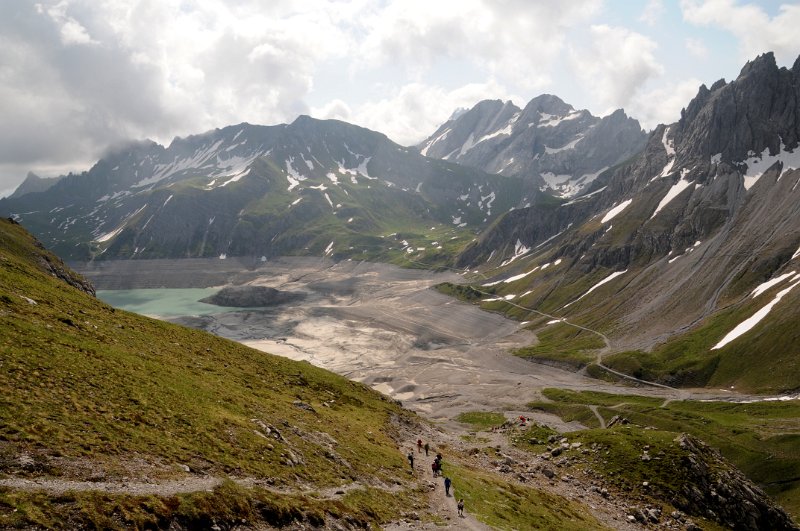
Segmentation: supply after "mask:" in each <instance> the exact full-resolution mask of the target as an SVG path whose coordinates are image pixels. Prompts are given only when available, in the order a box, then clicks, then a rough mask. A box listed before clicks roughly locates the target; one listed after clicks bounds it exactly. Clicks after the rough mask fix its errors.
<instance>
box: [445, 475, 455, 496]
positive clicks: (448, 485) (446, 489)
mask: <svg viewBox="0 0 800 531" xmlns="http://www.w3.org/2000/svg"><path fill="white" fill-rule="evenodd" d="M452 484H453V482H452V481H450V478H444V495H445V496H447V497H448V498H449V497H450V485H452Z"/></svg>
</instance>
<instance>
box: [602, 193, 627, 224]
mask: <svg viewBox="0 0 800 531" xmlns="http://www.w3.org/2000/svg"><path fill="white" fill-rule="evenodd" d="M632 202H633V199H628V200H627V201H623V202H622V203H620V204H619V205H617V206H615V207H614V208H612V209H611V210H609V211H608V213H607V214H606V215H605V216H603V219H601V220H600V223H608V222H609V221H611V220H612V219H614V218H615V217H616V216H617V214H619V213H620V212H622V211H623V210H625V209H626V208H628V207H629V206H630V204H631V203H632Z"/></svg>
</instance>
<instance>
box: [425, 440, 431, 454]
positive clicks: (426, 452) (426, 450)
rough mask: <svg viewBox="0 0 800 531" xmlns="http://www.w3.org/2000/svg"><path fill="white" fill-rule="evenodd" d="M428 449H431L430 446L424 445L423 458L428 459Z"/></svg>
mask: <svg viewBox="0 0 800 531" xmlns="http://www.w3.org/2000/svg"><path fill="white" fill-rule="evenodd" d="M430 449H431V445H430V444H428V443H425V457H428V450H430Z"/></svg>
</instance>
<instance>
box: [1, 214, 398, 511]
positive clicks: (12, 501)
mask: <svg viewBox="0 0 800 531" xmlns="http://www.w3.org/2000/svg"><path fill="white" fill-rule="evenodd" d="M0 223H2V226H0V315H2V320H0V338H2V339H0V354H1V355H2V358H1V361H2V366H3V370H2V371H0V388H2V389H3V394H2V397H1V398H0V400H2V402H0V450H1V451H2V460H0V463H2V464H3V465H4V466H3V468H5V469H6V470H3V472H7V471H8V470H9V468H10V467H11V463H12V462H13V461H14V459H15V456H18V455H20V454H28V455H32V456H34V459H35V460H37V463H38V462H41V463H45V462H48V461H47V459H46V457H47V456H58V457H60V458H61V459H65V460H71V459H74V460H81V459H88V458H91V460H92V461H93V462H95V463H96V466H97V467H98V468H101V469H103V470H104V473H106V474H108V476H107V477H113V475H114V474H115V470H120V469H122V470H124V469H125V464H124V463H125V462H126V461H130V460H133V459H136V460H140V461H145V462H148V463H150V464H151V465H153V466H156V467H157V465H163V466H162V467H161V468H163V470H164V472H163V474H164V475H167V476H168V475H170V472H169V471H170V470H172V471H175V473H178V468H177V467H176V466H174V465H175V464H178V463H180V464H187V465H189V466H190V467H191V468H192V469H194V470H201V471H203V472H204V473H207V474H210V475H216V476H222V477H224V476H226V475H236V476H244V477H248V476H252V477H270V478H273V482H274V483H275V484H276V485H282V484H283V485H286V486H289V487H292V486H297V485H305V484H308V485H310V486H311V487H312V488H314V487H316V488H322V487H325V486H334V485H340V484H344V483H348V482H350V481H352V480H353V479H356V478H375V479H380V480H383V481H385V482H387V483H390V484H393V483H397V482H402V479H399V478H403V477H404V475H405V466H406V465H405V462H404V457H403V455H402V454H401V453H400V452H399V451H398V450H397V447H396V443H395V441H394V440H393V439H392V438H391V437H390V435H389V434H390V433H392V432H393V429H392V427H391V426H390V417H392V416H395V417H407V416H409V414H408V413H407V412H404V411H402V410H401V409H400V408H399V407H397V406H396V405H394V404H393V403H391V402H390V401H388V400H387V399H385V398H384V397H382V396H381V395H379V394H378V393H375V392H372V391H371V390H369V389H367V388H365V387H363V386H362V385H360V384H356V383H353V382H350V381H348V380H346V379H344V378H341V377H339V376H336V375H333V374H332V373H329V372H327V371H323V370H321V369H317V368H315V367H313V366H311V365H308V364H304V363H297V362H293V361H290V360H286V359H284V358H280V357H276V356H271V355H267V354H263V353H261V352H258V351H255V350H251V349H249V348H246V347H243V346H241V345H238V344H236V343H233V342H231V341H227V340H223V339H220V338H217V337H214V336H211V335H209V334H205V333H201V332H197V331H193V330H189V329H185V328H181V327H177V326H174V325H170V324H168V323H164V322H160V321H156V320H152V319H147V318H144V317H140V316H137V315H134V314H130V313H126V312H123V311H115V310H114V309H113V308H111V307H109V306H107V305H105V304H103V303H101V302H99V301H97V300H95V299H93V298H91V297H89V296H88V295H86V294H84V293H82V292H79V291H77V290H75V289H73V288H71V287H68V286H66V285H65V284H64V283H62V282H60V281H58V280H56V279H54V278H52V277H50V276H48V275H46V274H44V273H43V272H42V271H41V270H39V269H38V267H37V266H36V264H35V260H34V257H35V256H36V255H38V254H40V253H41V252H42V251H41V250H40V249H37V248H36V247H35V246H34V243H33V240H32V239H31V238H30V237H29V236H28V235H27V234H26V233H25V232H24V231H23V230H22V229H21V227H18V226H15V225H11V224H10V223H8V222H6V221H5V220H4V221H2V222H0ZM26 298H27V299H30V300H32V301H34V302H35V304H31V303H30V302H28V301H27V300H26ZM296 401H302V402H303V403H305V404H309V405H311V406H312V407H313V409H314V410H315V412H311V411H308V410H306V409H303V408H301V407H298V405H296V404H295V402H296ZM264 426H270V427H271V428H272V429H273V430H274V429H277V430H278V431H279V432H280V434H281V438H275V437H274V433H272V434H267V432H266V429H265V428H264ZM322 434H327V435H322ZM328 436H330V437H332V438H333V439H334V440H333V441H331V439H329V437H328ZM292 457H293V458H294V459H293V460H294V461H295V462H294V464H292V463H290V462H289V461H288V460H287V458H292ZM47 472H48V473H49V474H52V475H60V474H63V473H65V471H63V470H59V469H58V468H55V469H53V468H52V467H50V468H49V469H48V470H47ZM119 473H120V474H121V473H124V472H119ZM228 490H229V491H235V490H236V489H235V488H233V487H229V488H228ZM262 494H263V493H262ZM408 495H410V494H409V492H408V491H407V492H404V491H403V489H401V490H400V494H398V497H400V498H402V497H404V496H408ZM248 496H255V497H258V493H257V492H256V491H254V492H253V493H251V494H249V495H248ZM363 497H364V499H363V500H361V501H359V502H358V503H357V504H354V508H352V509H346V508H345V509H343V508H339V509H336V508H334V507H328V508H318V510H317V512H318V513H319V512H320V511H323V509H324V510H325V511H329V512H334V513H335V512H337V511H338V512H339V513H342V514H344V515H345V516H347V515H348V514H349V515H350V516H352V517H354V518H356V519H358V520H359V521H365V522H366V521H381V520H382V519H385V518H390V517H396V516H397V515H396V511H394V510H392V511H387V510H386V507H387V503H388V502H389V501H390V500H391V497H387V495H386V494H385V493H383V492H379V493H372V494H370V493H369V492H366V493H365V494H364V495H363ZM77 498H80V499H84V498H86V496H85V495H82V496H78V497H77ZM195 498H196V499H195ZM200 498H202V496H196V497H194V498H192V497H187V499H188V500H189V501H186V500H183V501H181V502H180V503H179V502H170V503H167V505H166V506H165V507H161V508H160V509H158V511H161V512H162V513H164V514H167V515H169V514H178V513H175V511H176V510H177V509H176V507H178V506H179V505H181V503H182V504H184V509H185V510H184V512H189V513H191V512H192V511H200V512H201V513H202V512H204V511H205V512H209V513H213V512H214V511H222V512H223V513H224V508H223V507H222V505H224V503H222V501H221V502H220V505H215V504H214V502H213V499H216V498H213V497H212V498H211V500H209V499H206V500H205V501H199V500H200ZM229 498H230V500H235V499H237V496H235V495H231V496H229V497H226V496H219V497H218V499H219V500H227V499H229ZM32 499H35V496H33V495H25V494H20V493H14V492H9V491H0V512H4V511H3V508H5V509H8V508H9V507H14V508H17V509H19V508H23V509H24V510H23V511H21V512H20V511H17V513H15V514H14V516H13V517H14V518H16V519H17V521H18V523H24V522H25V521H30V522H40V523H42V522H44V523H48V522H49V523H50V524H53V525H55V523H54V522H56V521H57V520H55V519H56V518H57V517H56V516H54V515H55V514H58V512H59V510H61V509H59V508H58V507H57V505H58V504H57V503H56V504H53V501H52V500H49V501H48V502H47V503H44V502H43V506H42V505H41V504H37V503H36V502H35V501H34V502H32V501H31V500H32ZM192 499H194V501H191V500H192ZM242 499H246V497H244V498H241V499H239V501H238V502H235V503H239V504H241V503H243V502H242ZM40 501H41V500H40ZM95 501H97V500H95ZM97 503H101V502H97ZM102 503H112V502H109V501H108V500H106V502H102ZM102 503H101V505H102ZM113 503H117V502H113ZM162 503H163V502H162ZM186 503H188V504H189V506H191V507H193V509H192V511H189V510H188V509H186V507H187V506H186ZM231 503H234V502H231ZM276 503H277V502H276ZM176 504H177V505H176ZM67 505H69V506H70V507H72V509H71V510H73V511H74V510H75V507H76V504H75V503H74V499H73V501H72V502H70V503H68V504H67ZM78 505H80V504H78ZM89 505H92V504H91V503H90V504H89ZM135 505H136V506H137V507H139V505H138V504H135ZM173 505H175V507H172V506H173ZM245 505H247V504H246V503H245ZM295 505H298V504H295ZM312 505H313V504H309V505H308V507H309V508H310V507H312ZM317 505H323V504H317ZM396 505H397V506H401V505H403V504H399V503H398V504H396ZM299 506H300V507H302V506H303V504H302V503H300V504H299ZM62 509H63V508H62ZM153 510H154V511H155V510H156V509H153ZM295 510H296V511H298V510H297V509H295ZM137 511H138V512H144V513H147V512H148V509H143V508H141V507H139V509H137ZM171 511H172V512H171ZM79 512H80V511H79ZM103 512H105V511H102V510H101V511H98V514H99V513H103ZM239 512H245V513H246V512H247V511H244V509H242V510H241V511H239ZM299 513H300V514H302V510H299ZM91 514H92V511H91V510H88V509H87V510H86V511H84V513H83V516H82V518H91ZM181 514H183V513H181ZM322 514H324V512H323V513H322ZM87 515H89V516H87ZM26 519H28V520H26Z"/></svg>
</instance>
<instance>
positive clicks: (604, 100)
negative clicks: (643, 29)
mask: <svg viewBox="0 0 800 531" xmlns="http://www.w3.org/2000/svg"><path fill="white" fill-rule="evenodd" d="M589 37H590V40H591V42H590V45H589V46H586V47H583V48H578V47H572V48H571V49H570V60H571V63H572V66H573V69H574V71H575V75H576V76H577V77H578V78H579V79H580V80H582V82H583V83H584V84H585V85H586V86H587V87H592V92H593V93H594V95H595V97H596V98H597V99H598V100H599V101H600V103H601V104H602V105H605V106H607V107H610V108H611V109H617V108H620V107H624V108H628V106H629V103H630V102H631V101H632V100H633V98H634V96H635V95H636V94H637V93H638V92H639V91H640V90H641V89H642V87H643V86H644V85H645V84H646V83H647V81H648V80H650V79H652V78H656V77H658V76H660V75H662V74H663V72H664V68H663V66H662V65H661V64H660V63H659V62H658V61H657V60H656V57H655V55H654V52H655V50H656V48H657V47H658V45H657V44H656V43H655V41H653V40H652V39H650V38H649V37H646V36H644V35H642V34H640V33H636V32H634V31H631V30H629V29H626V28H620V27H611V26H606V25H596V26H592V27H591V28H590V31H589Z"/></svg>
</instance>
